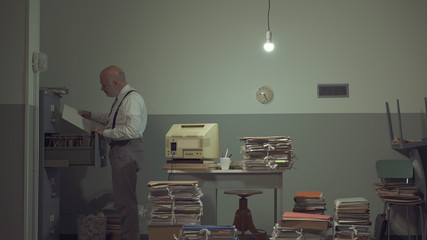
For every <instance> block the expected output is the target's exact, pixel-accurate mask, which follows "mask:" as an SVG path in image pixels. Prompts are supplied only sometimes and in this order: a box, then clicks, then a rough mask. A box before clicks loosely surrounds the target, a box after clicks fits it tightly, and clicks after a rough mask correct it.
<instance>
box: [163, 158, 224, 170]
mask: <svg viewBox="0 0 427 240" xmlns="http://www.w3.org/2000/svg"><path fill="white" fill-rule="evenodd" d="M217 168H218V163H215V162H214V160H191V159H190V160H168V161H166V163H165V164H163V167H162V169H163V170H186V171H191V170H193V171H200V170H202V171H207V170H215V169H217Z"/></svg>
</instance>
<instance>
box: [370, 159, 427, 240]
mask: <svg viewBox="0 0 427 240" xmlns="http://www.w3.org/2000/svg"><path fill="white" fill-rule="evenodd" d="M376 171H377V176H378V177H379V178H380V179H381V182H382V184H387V183H391V182H392V183H402V184H401V185H400V186H397V187H396V192H395V193H396V195H395V198H393V196H387V197H384V196H380V197H381V198H382V199H383V201H384V213H386V218H387V239H388V240H390V225H391V224H390V222H391V219H390V209H391V208H392V206H393V205H398V206H406V223H407V227H408V240H410V239H411V234H410V219H409V207H410V206H417V207H418V210H419V218H420V225H421V237H422V239H424V223H423V207H422V204H423V201H422V199H420V198H418V199H417V198H413V199H411V198H403V200H402V198H400V197H399V188H401V189H403V188H402V187H407V186H413V174H414V166H413V165H412V162H411V161H410V160H378V161H377V162H376ZM377 193H378V192H377ZM399 199H400V200H399ZM416 235H417V236H418V233H417V234H416Z"/></svg>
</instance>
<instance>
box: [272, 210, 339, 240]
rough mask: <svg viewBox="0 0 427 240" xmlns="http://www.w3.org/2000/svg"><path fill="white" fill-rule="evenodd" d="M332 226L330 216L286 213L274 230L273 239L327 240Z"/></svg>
mask: <svg viewBox="0 0 427 240" xmlns="http://www.w3.org/2000/svg"><path fill="white" fill-rule="evenodd" d="M331 226H332V217H331V216H329V215H321V214H312V213H300V212H285V213H283V215H282V218H281V219H280V220H279V223H278V224H276V225H275V226H274V228H273V233H272V239H273V240H282V239H297V238H298V237H299V238H301V237H304V239H307V238H308V239H320V240H322V239H325V238H326V236H327V231H328V229H329V228H330V227H331Z"/></svg>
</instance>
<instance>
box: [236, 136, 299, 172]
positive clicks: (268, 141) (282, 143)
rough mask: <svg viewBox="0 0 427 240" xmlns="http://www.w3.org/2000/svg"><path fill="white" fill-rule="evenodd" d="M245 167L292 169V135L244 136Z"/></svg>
mask: <svg viewBox="0 0 427 240" xmlns="http://www.w3.org/2000/svg"><path fill="white" fill-rule="evenodd" d="M240 141H243V142H244V144H243V145H242V152H243V168H244V169H247V170H265V169H277V170H281V169H291V168H292V164H293V159H294V155H293V149H292V144H291V142H292V139H291V138H290V137H281V136H267V137H242V138H240Z"/></svg>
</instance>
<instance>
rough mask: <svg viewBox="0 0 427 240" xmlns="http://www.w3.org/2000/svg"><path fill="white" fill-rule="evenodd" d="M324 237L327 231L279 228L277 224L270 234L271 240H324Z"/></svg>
mask: <svg viewBox="0 0 427 240" xmlns="http://www.w3.org/2000/svg"><path fill="white" fill-rule="evenodd" d="M326 237H327V230H317V229H302V228H293V227H280V226H279V224H276V225H275V226H274V227H273V232H272V233H271V240H296V239H304V240H324V239H326Z"/></svg>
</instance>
